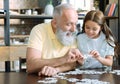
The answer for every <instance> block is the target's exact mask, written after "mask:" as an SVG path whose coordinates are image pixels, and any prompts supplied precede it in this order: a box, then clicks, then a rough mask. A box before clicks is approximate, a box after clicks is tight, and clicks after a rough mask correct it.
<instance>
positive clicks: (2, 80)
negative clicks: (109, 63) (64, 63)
mask: <svg viewBox="0 0 120 84" xmlns="http://www.w3.org/2000/svg"><path fill="white" fill-rule="evenodd" d="M65 77H67V78H77V79H80V80H81V79H85V78H88V79H97V80H99V81H105V82H109V84H120V75H116V74H113V73H103V74H79V75H65ZM45 78H46V77H39V76H37V75H36V74H27V73H26V72H0V84H43V83H38V80H43V79H45ZM57 80H58V81H57V83H56V84H75V82H73V83H72V82H69V81H67V80H65V79H60V78H57ZM47 84H48V83H47Z"/></svg>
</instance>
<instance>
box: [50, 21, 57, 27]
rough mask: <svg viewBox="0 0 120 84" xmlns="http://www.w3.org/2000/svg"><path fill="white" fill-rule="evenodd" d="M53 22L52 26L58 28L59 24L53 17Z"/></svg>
mask: <svg viewBox="0 0 120 84" xmlns="http://www.w3.org/2000/svg"><path fill="white" fill-rule="evenodd" d="M51 24H52V27H53V28H56V26H57V25H56V24H57V22H56V20H55V19H52V21H51Z"/></svg>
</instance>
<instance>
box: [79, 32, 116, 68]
mask: <svg viewBox="0 0 120 84" xmlns="http://www.w3.org/2000/svg"><path fill="white" fill-rule="evenodd" d="M77 40H78V43H77V44H78V49H79V50H80V52H81V53H82V54H83V55H84V57H85V59H86V60H85V62H84V64H83V66H81V67H80V68H101V67H103V65H102V64H101V63H100V62H99V61H98V60H96V59H95V58H92V57H91V56H90V55H89V52H90V51H91V50H97V51H98V52H99V53H100V56H102V57H106V55H112V56H113V55H114V48H113V47H111V46H110V45H109V44H108V43H107V42H106V39H105V35H104V34H103V32H101V34H100V36H99V37H98V38H96V39H91V38H89V37H87V35H86V34H85V33H83V34H80V35H78V37H77Z"/></svg>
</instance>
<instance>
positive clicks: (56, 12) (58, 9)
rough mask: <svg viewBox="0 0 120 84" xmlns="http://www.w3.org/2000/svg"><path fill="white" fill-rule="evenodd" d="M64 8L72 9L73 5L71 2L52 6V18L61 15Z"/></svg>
mask: <svg viewBox="0 0 120 84" xmlns="http://www.w3.org/2000/svg"><path fill="white" fill-rule="evenodd" d="M64 9H73V10H75V9H74V7H73V6H72V5H71V4H68V3H66V4H60V5H58V6H56V7H55V8H54V11H53V18H56V17H60V16H61V15H62V12H63V10H64Z"/></svg>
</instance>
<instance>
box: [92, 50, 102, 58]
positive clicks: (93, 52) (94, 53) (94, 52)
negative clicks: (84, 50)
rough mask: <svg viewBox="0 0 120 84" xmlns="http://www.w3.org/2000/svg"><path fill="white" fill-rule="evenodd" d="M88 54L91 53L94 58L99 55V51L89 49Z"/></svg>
mask: <svg viewBox="0 0 120 84" xmlns="http://www.w3.org/2000/svg"><path fill="white" fill-rule="evenodd" d="M90 55H92V57H94V58H96V59H97V58H98V57H100V54H99V52H98V51H96V50H92V51H90Z"/></svg>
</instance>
